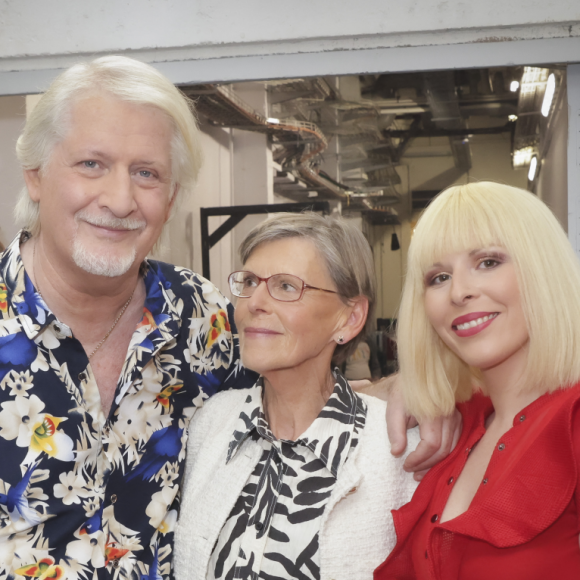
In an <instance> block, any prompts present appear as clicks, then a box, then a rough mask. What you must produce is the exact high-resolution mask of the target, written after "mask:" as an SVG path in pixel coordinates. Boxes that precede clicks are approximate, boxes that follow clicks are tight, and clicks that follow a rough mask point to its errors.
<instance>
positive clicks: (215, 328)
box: [207, 309, 230, 348]
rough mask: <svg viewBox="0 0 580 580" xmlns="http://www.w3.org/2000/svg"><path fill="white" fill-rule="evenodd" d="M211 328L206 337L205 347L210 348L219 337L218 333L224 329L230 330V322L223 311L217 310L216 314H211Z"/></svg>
mask: <svg viewBox="0 0 580 580" xmlns="http://www.w3.org/2000/svg"><path fill="white" fill-rule="evenodd" d="M210 322H211V328H210V330H209V335H208V337H207V347H208V348H210V347H211V346H212V345H213V343H214V342H215V341H216V340H217V339H218V338H219V336H220V334H221V333H222V332H223V331H224V330H225V331H226V332H229V331H230V323H229V322H228V317H227V314H226V313H225V311H223V310H221V309H220V310H218V312H217V314H212V315H211V319H210Z"/></svg>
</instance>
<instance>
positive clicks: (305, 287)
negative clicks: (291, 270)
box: [228, 270, 340, 302]
mask: <svg viewBox="0 0 580 580" xmlns="http://www.w3.org/2000/svg"><path fill="white" fill-rule="evenodd" d="M242 273H244V274H251V275H252V276H255V277H256V278H257V280H258V286H259V285H260V284H261V283H262V282H264V283H265V284H266V289H267V290H268V294H269V296H270V298H272V300H276V301H277V302H298V301H299V300H302V296H304V292H305V291H306V290H307V289H308V288H310V289H311V290H320V291H321V292H329V293H330V294H339V295H340V292H337V291H336V290H327V289H326V288H317V287H316V286H311V285H310V284H307V283H306V282H304V280H302V278H300V276H296V275H295V274H286V273H284V272H280V273H278V274H272V275H271V276H268V277H267V278H262V277H260V276H258V275H257V274H254V272H250V270H236V271H235V272H232V273H231V274H230V275H229V276H228V284H229V286H230V290H231V292H232V294H233V295H234V296H235V297H236V298H251V297H252V296H251V295H250V296H238V294H236V293H235V292H234V289H233V287H232V276H234V275H235V274H242ZM276 276H292V277H293V278H296V279H297V280H300V282H302V290H301V291H300V296H298V298H296V300H280V298H275V297H274V296H272V292H270V286H268V281H269V280H270V279H271V278H275V277H276ZM258 286H256V289H257V288H258Z"/></svg>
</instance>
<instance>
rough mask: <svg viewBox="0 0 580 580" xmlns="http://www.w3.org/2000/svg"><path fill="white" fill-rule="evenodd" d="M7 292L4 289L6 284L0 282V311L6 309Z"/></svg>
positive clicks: (5, 310)
mask: <svg viewBox="0 0 580 580" xmlns="http://www.w3.org/2000/svg"><path fill="white" fill-rule="evenodd" d="M7 298H8V292H7V290H6V284H0V312H7V311H8V300H7Z"/></svg>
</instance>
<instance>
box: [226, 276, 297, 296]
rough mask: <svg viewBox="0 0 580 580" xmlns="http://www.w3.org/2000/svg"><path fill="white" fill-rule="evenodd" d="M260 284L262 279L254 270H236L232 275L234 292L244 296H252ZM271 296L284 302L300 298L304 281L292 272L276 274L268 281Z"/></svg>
mask: <svg viewBox="0 0 580 580" xmlns="http://www.w3.org/2000/svg"><path fill="white" fill-rule="evenodd" d="M259 284H260V279H259V278H258V276H256V275H255V274H252V272H236V273H235V274H233V275H232V277H231V286H232V293H233V294H235V295H236V296H240V297H242V298H248V297H249V296H251V295H252V294H253V293H254V291H255V289H256V288H257V287H258V285H259ZM266 284H267V286H268V292H269V293H270V296H272V298H274V299H275V300H281V301H282V302H293V301H295V300H300V296H301V295H302V289H303V287H304V282H303V281H302V280H301V279H300V278H298V276H292V274H275V275H274V276H271V277H270V278H268V281H267V282H266Z"/></svg>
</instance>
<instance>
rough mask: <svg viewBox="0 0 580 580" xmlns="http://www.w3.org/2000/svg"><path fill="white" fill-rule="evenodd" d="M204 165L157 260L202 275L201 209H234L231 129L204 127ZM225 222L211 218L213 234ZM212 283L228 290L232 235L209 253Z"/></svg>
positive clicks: (226, 237)
mask: <svg viewBox="0 0 580 580" xmlns="http://www.w3.org/2000/svg"><path fill="white" fill-rule="evenodd" d="M201 129H202V142H201V146H202V149H203V152H204V163H203V166H202V169H201V172H200V175H199V179H198V182H197V185H196V189H195V192H194V194H193V195H192V196H191V197H190V198H188V199H184V200H183V203H182V205H181V207H180V208H179V211H177V212H176V214H175V215H174V217H173V219H172V220H171V221H170V222H169V224H168V227H167V230H168V236H167V238H166V241H165V244H164V247H163V249H162V250H161V251H160V252H158V253H157V254H156V255H155V257H157V258H159V259H161V260H165V261H167V262H171V263H173V264H176V265H178V266H184V267H186V268H190V269H192V270H194V271H195V272H199V273H200V274H201V271H202V264H201V233H200V225H199V224H200V219H199V208H200V207H215V206H224V205H225V206H228V205H232V199H233V187H232V162H231V159H232V153H231V152H232V147H233V145H232V134H231V130H230V129H222V128H220V127H213V126H211V125H205V124H202V125H201ZM225 219H226V218H220V217H214V218H210V224H209V225H210V232H212V231H213V230H215V229H216V228H217V227H218V226H219V225H220V224H221V223H222V222H223V221H225ZM210 260H211V280H212V282H214V284H216V285H217V286H218V288H221V289H222V290H224V291H225V290H226V288H227V277H228V275H229V273H230V272H231V271H232V235H231V234H227V235H226V236H225V237H224V238H222V240H221V241H220V242H219V244H217V245H216V246H214V247H213V248H212V249H211V251H210Z"/></svg>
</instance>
